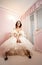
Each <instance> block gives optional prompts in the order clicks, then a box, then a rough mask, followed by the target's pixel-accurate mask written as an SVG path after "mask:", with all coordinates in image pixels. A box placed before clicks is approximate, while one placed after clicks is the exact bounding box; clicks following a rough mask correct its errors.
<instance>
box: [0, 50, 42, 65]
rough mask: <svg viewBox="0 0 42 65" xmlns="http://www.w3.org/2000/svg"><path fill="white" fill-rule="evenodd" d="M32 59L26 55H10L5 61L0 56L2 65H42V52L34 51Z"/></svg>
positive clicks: (0, 64)
mask: <svg viewBox="0 0 42 65" xmlns="http://www.w3.org/2000/svg"><path fill="white" fill-rule="evenodd" d="M32 52H33V55H32V59H29V58H28V57H26V56H24V57H22V56H9V59H8V60H7V61H5V60H4V59H3V58H2V57H0V65H42V53H40V52H37V51H32Z"/></svg>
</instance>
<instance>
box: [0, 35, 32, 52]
mask: <svg viewBox="0 0 42 65" xmlns="http://www.w3.org/2000/svg"><path fill="white" fill-rule="evenodd" d="M20 40H21V43H16V38H15V37H14V36H12V37H10V38H9V39H8V40H6V41H5V42H4V43H3V44H2V45H1V46H0V53H1V52H2V53H5V52H6V51H8V50H10V49H11V48H15V49H18V48H19V49H20V48H21V47H24V48H26V49H28V50H32V47H33V45H32V43H31V42H30V41H29V40H28V39H26V38H25V37H23V36H21V37H20Z"/></svg>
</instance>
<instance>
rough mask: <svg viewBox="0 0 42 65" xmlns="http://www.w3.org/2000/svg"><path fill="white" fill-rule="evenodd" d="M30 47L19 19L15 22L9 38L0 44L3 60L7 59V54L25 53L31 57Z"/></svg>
mask: <svg viewBox="0 0 42 65" xmlns="http://www.w3.org/2000/svg"><path fill="white" fill-rule="evenodd" d="M32 47H33V45H32V44H31V42H30V41H29V40H28V39H26V35H25V33H24V31H23V30H22V23H21V21H19V20H18V21H17V22H16V24H15V29H14V30H12V32H11V35H10V38H9V39H8V40H6V41H5V42H4V43H3V44H2V45H1V48H3V49H4V50H3V52H4V54H5V60H7V59H8V57H7V56H8V55H27V56H28V57H29V58H31V54H30V51H31V49H32Z"/></svg>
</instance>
